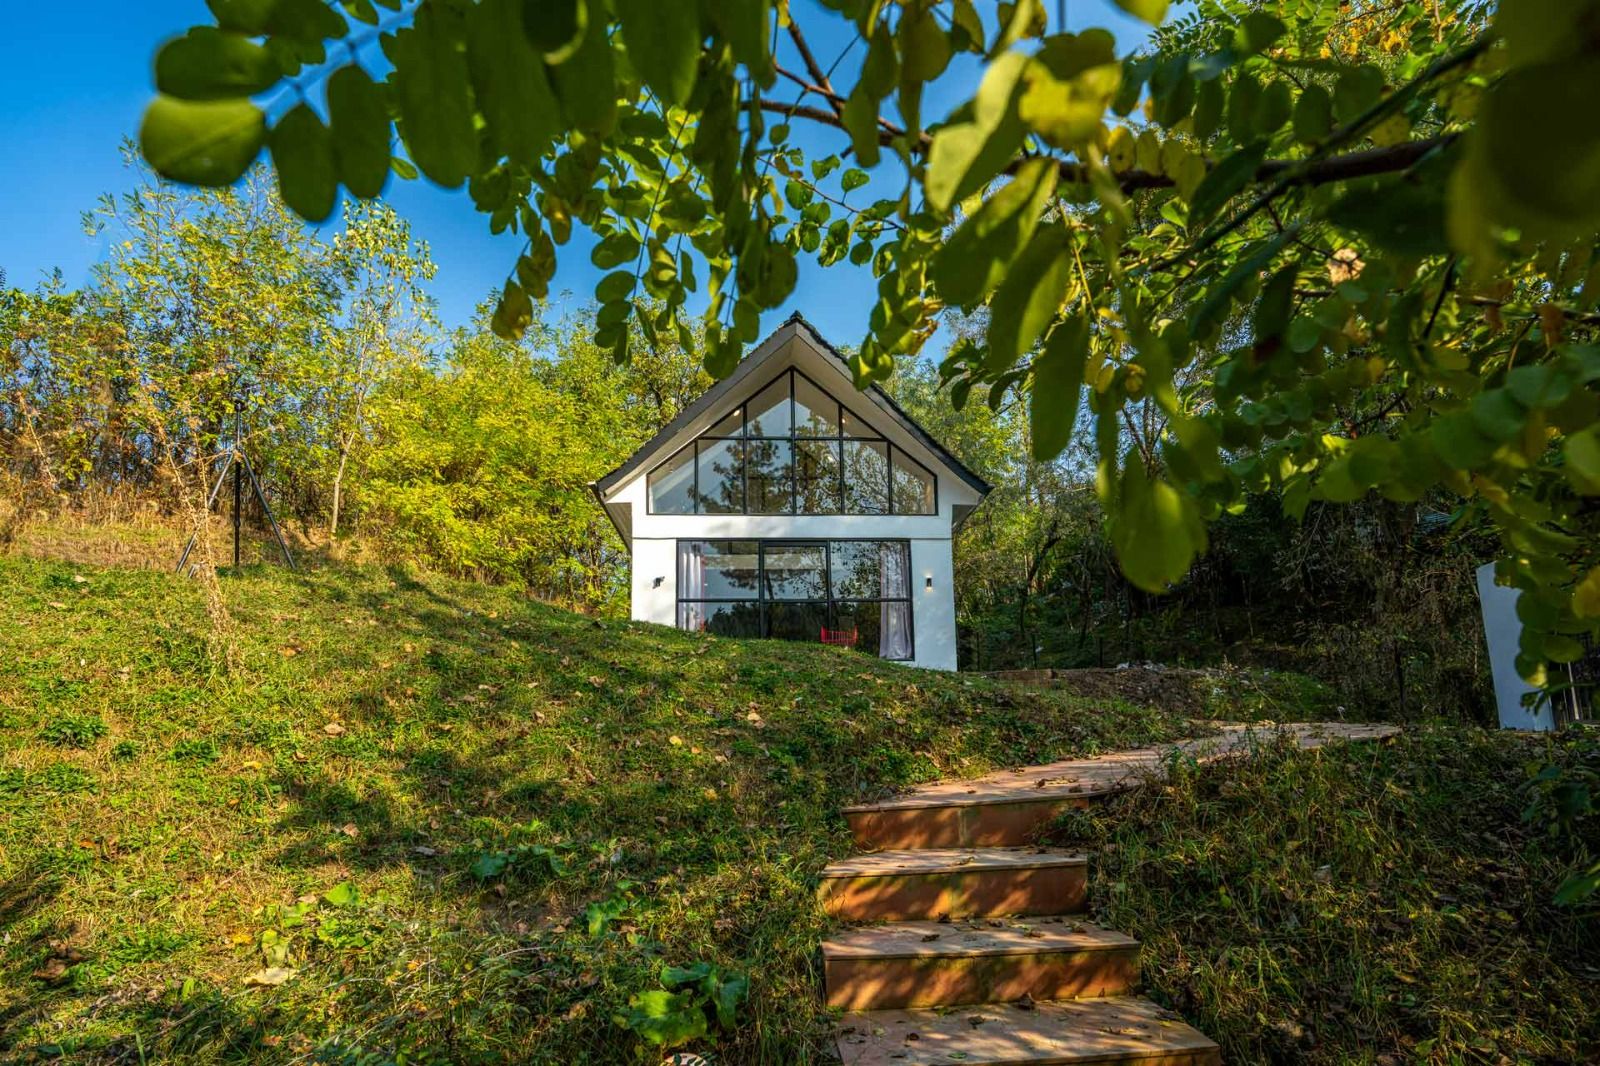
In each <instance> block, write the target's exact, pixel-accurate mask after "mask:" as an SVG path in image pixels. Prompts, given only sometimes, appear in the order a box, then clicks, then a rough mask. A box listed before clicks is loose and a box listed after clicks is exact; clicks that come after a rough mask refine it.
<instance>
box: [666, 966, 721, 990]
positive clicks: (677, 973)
mask: <svg viewBox="0 0 1600 1066" xmlns="http://www.w3.org/2000/svg"><path fill="white" fill-rule="evenodd" d="M711 973H712V968H711V964H710V963H709V962H697V963H695V964H694V965H693V966H673V965H671V964H663V965H662V967H661V987H662V988H678V987H680V986H682V985H693V984H699V983H700V982H701V981H704V980H705V979H706V978H707V977H710V976H711Z"/></svg>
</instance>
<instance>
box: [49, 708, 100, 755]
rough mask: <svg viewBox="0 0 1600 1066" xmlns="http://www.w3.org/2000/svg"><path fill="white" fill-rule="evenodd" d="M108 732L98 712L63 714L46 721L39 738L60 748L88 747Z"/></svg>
mask: <svg viewBox="0 0 1600 1066" xmlns="http://www.w3.org/2000/svg"><path fill="white" fill-rule="evenodd" d="M107 732H108V729H107V727H106V723H105V720H104V719H103V718H101V717H100V716H99V715H98V714H63V715H57V716H56V717H54V718H52V719H50V721H48V722H46V723H45V725H44V728H43V729H41V730H39V738H40V739H41V740H43V741H45V742H47V743H50V744H54V745H55V746H56V747H58V748H87V747H89V745H91V744H93V743H94V742H95V741H97V740H99V739H100V738H101V737H103V736H105V735H106V733H107Z"/></svg>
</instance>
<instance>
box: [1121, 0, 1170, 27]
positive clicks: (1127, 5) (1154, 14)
mask: <svg viewBox="0 0 1600 1066" xmlns="http://www.w3.org/2000/svg"><path fill="white" fill-rule="evenodd" d="M1117 6H1118V7H1120V8H1122V10H1124V11H1126V12H1127V13H1128V14H1130V15H1132V16H1133V17H1134V18H1139V19H1144V20H1145V21H1146V22H1148V23H1150V25H1152V26H1159V25H1160V24H1161V20H1162V19H1164V18H1166V17H1167V0H1117Z"/></svg>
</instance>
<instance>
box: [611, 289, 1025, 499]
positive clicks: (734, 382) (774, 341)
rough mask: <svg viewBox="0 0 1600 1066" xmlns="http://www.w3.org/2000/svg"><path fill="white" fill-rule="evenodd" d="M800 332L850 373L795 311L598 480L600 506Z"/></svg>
mask: <svg viewBox="0 0 1600 1066" xmlns="http://www.w3.org/2000/svg"><path fill="white" fill-rule="evenodd" d="M802 331H804V334H805V336H806V338H807V339H808V340H810V341H811V342H812V343H813V344H815V345H816V346H817V347H818V348H820V349H822V350H823V351H825V352H827V353H828V354H830V355H832V356H833V357H834V358H835V359H837V360H838V361H839V362H840V364H841V365H843V366H844V367H845V368H846V369H847V370H848V369H849V360H848V359H846V358H845V356H844V355H843V354H842V353H841V352H840V351H839V349H837V348H835V347H834V346H833V345H831V344H829V343H828V341H827V340H826V338H824V337H823V336H822V334H821V333H818V332H817V328H816V327H815V326H813V325H812V324H811V323H810V322H807V321H806V320H805V317H804V316H803V315H801V314H800V312H799V311H796V312H795V313H794V314H792V315H790V316H789V317H788V319H787V320H785V321H784V323H783V325H781V326H779V327H778V328H777V329H775V330H773V331H772V333H770V334H769V335H768V336H767V339H766V340H764V341H762V342H761V343H760V344H758V345H756V348H755V350H754V351H753V352H751V353H750V354H749V355H748V356H746V357H745V358H744V359H742V360H740V362H739V366H738V367H737V368H736V369H735V370H734V372H733V373H731V374H729V375H728V376H727V377H725V378H723V379H722V380H721V381H719V382H717V383H716V384H715V385H713V386H711V388H709V389H707V390H706V391H705V392H704V393H703V394H702V395H701V396H700V398H699V399H697V400H695V402H694V403H692V404H690V405H689V406H688V407H685V408H684V409H683V412H682V413H681V414H679V415H678V417H677V418H674V419H673V420H672V421H671V422H670V423H668V424H667V426H666V427H665V428H663V429H662V430H661V432H659V433H657V434H656V435H655V436H654V437H651V438H650V439H649V440H648V441H646V442H645V443H644V444H643V445H642V446H641V447H640V448H639V449H638V450H637V451H635V452H634V453H633V454H632V455H630V456H628V458H627V460H626V461H625V462H623V464H622V465H621V466H619V467H617V468H616V469H615V470H613V471H611V472H610V473H609V474H607V475H605V476H604V477H602V478H600V479H599V480H598V481H596V482H595V483H594V491H595V495H596V496H598V497H599V498H600V502H601V503H602V504H604V503H605V497H606V494H607V493H608V492H610V491H611V490H612V489H614V488H616V487H617V486H618V485H620V484H621V483H622V482H624V481H626V480H627V479H628V478H629V477H630V476H631V475H632V474H634V473H635V472H637V471H638V470H639V468H640V467H642V466H644V465H645V464H646V463H648V462H649V461H650V460H651V458H652V457H654V455H655V454H656V452H658V451H659V450H660V449H661V448H662V447H663V446H665V445H666V444H668V443H670V442H671V441H672V439H673V438H674V437H676V436H677V435H678V434H679V433H681V432H682V431H683V429H684V428H685V427H686V426H689V425H691V424H692V423H694V422H695V421H696V420H697V419H699V418H700V417H701V416H703V415H705V414H706V412H707V411H708V410H710V409H712V408H715V407H716V406H717V405H718V404H719V403H721V402H722V400H723V398H724V397H726V396H727V395H728V394H729V393H730V392H732V391H733V390H734V389H736V388H738V387H739V385H740V384H741V383H742V382H743V381H744V380H745V379H746V378H747V377H749V376H750V375H751V374H753V373H755V372H756V370H757V369H758V368H759V367H760V366H761V365H762V364H763V363H765V362H766V361H767V360H768V359H770V358H772V356H774V355H775V354H777V353H778V352H779V351H782V350H783V346H784V345H785V344H787V343H788V342H789V341H790V340H792V339H793V338H794V337H796V336H797V335H799V334H800V333H801V332H802ZM866 391H867V392H868V393H870V394H872V395H873V396H874V397H875V398H876V399H878V400H880V401H881V402H882V405H883V408H884V410H885V411H886V412H887V413H888V415H889V416H890V417H891V418H893V419H894V420H895V422H896V423H897V424H898V425H899V426H900V427H901V428H902V429H904V430H905V431H906V432H907V433H909V434H910V435H911V436H912V438H913V439H915V440H916V441H917V443H919V444H921V445H922V446H923V447H925V448H927V449H928V450H929V451H930V452H932V453H933V454H934V455H935V456H937V457H938V458H939V460H940V461H941V462H943V463H944V465H945V466H947V467H949V469H950V470H951V472H953V473H954V474H955V475H956V476H957V477H959V478H960V479H961V480H962V481H965V482H966V483H967V484H968V485H970V486H971V487H972V489H973V490H974V491H975V492H977V493H978V495H980V496H987V495H988V494H989V493H990V492H991V491H992V490H993V488H994V486H992V485H990V484H989V483H988V482H987V481H985V480H984V479H983V478H981V477H979V476H978V475H977V474H976V473H974V472H973V471H972V470H971V469H970V468H968V467H967V465H966V464H965V463H963V462H962V461H961V460H960V459H957V458H956V457H955V456H954V455H952V454H950V452H949V451H948V450H947V449H946V448H945V447H944V445H942V444H940V443H939V442H938V441H936V440H934V439H933V438H932V437H931V436H929V435H928V432H927V430H925V429H923V428H922V427H921V426H919V425H917V423H916V421H915V420H914V419H913V418H912V417H911V416H910V415H908V414H906V412H905V410H904V409H903V408H901V406H900V405H899V404H898V403H895V401H894V397H893V396H890V395H889V393H888V392H887V391H885V390H884V389H882V388H880V387H879V386H877V385H870V386H868V387H867V389H866Z"/></svg>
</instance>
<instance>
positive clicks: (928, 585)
mask: <svg viewBox="0 0 1600 1066" xmlns="http://www.w3.org/2000/svg"><path fill="white" fill-rule="evenodd" d="M924 587H925V588H930V589H931V588H933V575H932V574H929V575H928V581H927V584H926V585H925V586H924Z"/></svg>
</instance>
